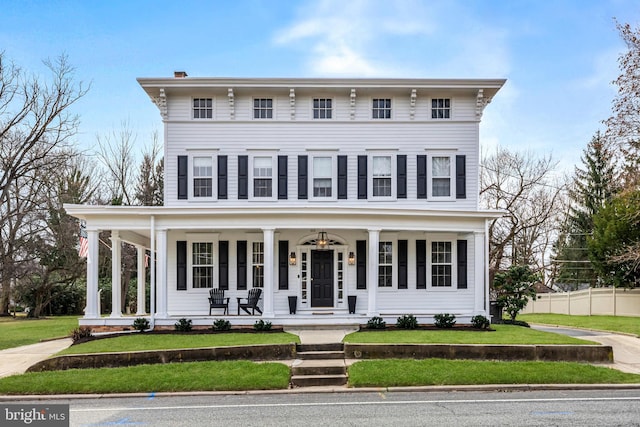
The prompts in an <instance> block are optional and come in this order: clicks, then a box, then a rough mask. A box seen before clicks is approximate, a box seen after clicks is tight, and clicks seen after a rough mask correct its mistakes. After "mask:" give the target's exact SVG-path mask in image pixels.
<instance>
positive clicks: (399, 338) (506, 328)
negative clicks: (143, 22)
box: [344, 325, 597, 345]
mask: <svg viewBox="0 0 640 427" xmlns="http://www.w3.org/2000/svg"><path fill="white" fill-rule="evenodd" d="M491 327H492V328H494V329H495V331H494V332H487V331H463V330H446V329H442V330H427V331H425V330H397V329H396V330H388V331H366V332H354V333H352V334H349V335H347V336H346V337H345V338H344V342H350V343H361V344H366V343H386V344H395V343H397V344H577V345H581V344H597V343H594V342H591V341H585V340H579V339H577V338H573V337H569V336H566V335H560V334H554V333H551V332H543V331H536V330H534V329H530V328H525V327H522V326H513V325H491Z"/></svg>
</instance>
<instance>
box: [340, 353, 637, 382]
mask: <svg viewBox="0 0 640 427" xmlns="http://www.w3.org/2000/svg"><path fill="white" fill-rule="evenodd" d="M639 383H640V375H636V374H626V373H623V372H620V371H617V370H615V369H609V368H601V367H596V366H591V365H587V364H581V363H570V362H498V361H469V360H443V359H425V360H404V359H402V360H400V359H389V360H371V361H362V362H357V363H354V364H353V365H351V366H350V367H349V385H350V386H351V387H397V386H426V385H472V384H639Z"/></svg>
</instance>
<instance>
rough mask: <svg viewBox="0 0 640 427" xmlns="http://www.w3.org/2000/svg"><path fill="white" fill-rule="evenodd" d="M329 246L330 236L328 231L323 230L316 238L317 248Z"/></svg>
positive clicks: (322, 248)
mask: <svg viewBox="0 0 640 427" xmlns="http://www.w3.org/2000/svg"><path fill="white" fill-rule="evenodd" d="M328 246H329V237H328V236H327V232H326V231H321V232H319V233H318V238H317V239H316V248H317V249H320V250H324V249H327V247H328Z"/></svg>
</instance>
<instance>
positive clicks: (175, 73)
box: [173, 71, 187, 79]
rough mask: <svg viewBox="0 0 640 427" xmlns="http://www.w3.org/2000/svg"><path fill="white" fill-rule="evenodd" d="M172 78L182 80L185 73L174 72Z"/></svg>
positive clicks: (185, 75)
mask: <svg viewBox="0 0 640 427" xmlns="http://www.w3.org/2000/svg"><path fill="white" fill-rule="evenodd" d="M173 77H175V78H176V79H184V78H185V77H187V72H186V71H174V72H173Z"/></svg>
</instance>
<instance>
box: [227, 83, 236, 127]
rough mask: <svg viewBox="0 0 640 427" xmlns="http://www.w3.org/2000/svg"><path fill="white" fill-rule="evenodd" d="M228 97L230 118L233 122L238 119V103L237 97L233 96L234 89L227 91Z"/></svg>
mask: <svg viewBox="0 0 640 427" xmlns="http://www.w3.org/2000/svg"><path fill="white" fill-rule="evenodd" d="M227 96H228V97H229V118H230V119H231V120H235V118H236V106H235V105H236V101H235V99H236V98H235V95H234V94H233V88H231V87H230V88H229V89H227Z"/></svg>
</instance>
